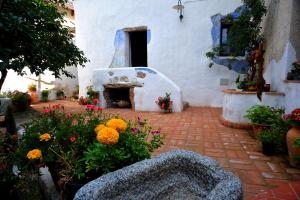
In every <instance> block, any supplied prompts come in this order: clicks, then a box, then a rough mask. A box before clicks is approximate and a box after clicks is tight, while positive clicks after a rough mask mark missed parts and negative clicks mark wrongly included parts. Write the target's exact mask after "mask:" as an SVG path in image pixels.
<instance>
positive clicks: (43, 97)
mask: <svg viewBox="0 0 300 200" xmlns="http://www.w3.org/2000/svg"><path fill="white" fill-rule="evenodd" d="M48 97H49V90H42V93H41V100H42V102H47V101H48Z"/></svg>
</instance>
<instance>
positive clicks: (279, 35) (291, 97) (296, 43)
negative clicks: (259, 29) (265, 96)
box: [264, 0, 300, 113]
mask: <svg viewBox="0 0 300 200" xmlns="http://www.w3.org/2000/svg"><path fill="white" fill-rule="evenodd" d="M267 5H268V11H269V12H268V15H267V17H266V19H265V24H264V29H265V30H264V33H265V41H266V45H265V48H266V53H265V66H264V68H265V72H264V78H265V79H266V82H267V83H270V84H271V89H272V90H276V91H278V92H283V93H285V98H284V107H285V111H286V113H289V112H291V111H292V110H293V109H296V108H300V83H286V82H285V81H284V80H285V79H286V78H287V73H288V72H289V71H290V69H291V65H292V63H293V62H294V61H296V60H299V59H300V35H299V31H300V23H299V22H300V16H299V12H300V3H299V0H285V1H273V0H268V3H267Z"/></svg>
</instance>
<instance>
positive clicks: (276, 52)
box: [74, 0, 300, 110]
mask: <svg viewBox="0 0 300 200" xmlns="http://www.w3.org/2000/svg"><path fill="white" fill-rule="evenodd" d="M177 3H178V1H177V0H164V1H161V0H135V1H128V0H114V1H107V0H89V1H86V0H75V2H74V7H75V13H76V15H75V18H76V42H77V45H78V47H79V48H80V49H82V50H83V51H84V53H85V55H86V56H87V57H88V59H90V63H87V66H86V67H85V68H80V69H79V85H80V94H81V95H85V93H86V91H85V88H86V86H88V85H93V86H94V87H95V88H96V89H98V90H99V91H100V92H102V93H103V92H104V91H105V88H106V87H105V86H106V84H110V85H111V84H122V83H126V84H128V83H132V82H136V81H137V82H139V81H141V83H142V82H143V80H142V79H140V78H139V77H131V78H130V77H128V69H126V68H128V67H136V66H142V67H151V68H153V69H155V70H156V71H158V72H160V73H162V74H163V75H164V76H165V77H167V78H168V79H170V80H172V81H173V83H174V84H175V86H174V88H176V87H177V88H179V89H180V93H176V94H174V95H175V96H174V95H171V97H172V98H173V99H174V98H181V99H182V100H183V101H185V102H188V103H189V104H190V105H191V106H214V107H221V106H222V105H223V92H222V91H223V90H224V89H227V88H235V79H236V77H237V75H238V73H237V72H235V71H237V70H235V71H234V70H228V69H227V68H226V67H224V66H222V65H218V64H216V65H214V67H213V68H208V64H209V62H210V61H209V60H208V59H207V58H206V56H205V53H206V52H207V51H208V50H209V49H210V48H212V46H213V45H214V43H215V42H216V41H217V43H218V42H219V41H218V40H219V38H218V37H220V33H214V30H218V27H217V29H216V27H213V26H214V25H215V24H220V23H219V22H216V20H218V19H219V18H218V17H215V16H224V15H226V14H229V13H233V12H234V11H235V9H236V8H238V7H239V6H241V4H242V2H241V0H183V1H182V5H183V7H184V8H183V13H182V14H183V19H182V20H180V19H179V14H180V13H179V11H178V10H176V9H174V6H175V8H176V5H177ZM266 4H267V8H268V9H269V12H268V15H267V16H266V19H265V22H264V28H265V29H264V31H265V36H266V54H265V57H266V59H265V73H264V76H265V79H266V81H267V83H270V84H271V88H272V90H276V91H278V92H282V93H286V94H285V95H286V97H288V98H285V99H284V100H280V101H281V102H283V103H282V104H283V106H286V107H287V108H288V110H291V109H292V108H294V107H295V106H300V105H299V102H296V103H295V97H299V95H298V94H296V93H297V92H295V90H297V88H299V85H297V86H295V85H293V84H294V83H286V82H284V80H285V79H286V74H287V72H288V70H289V68H290V65H291V63H292V62H294V61H295V60H296V59H297V58H298V59H299V58H300V48H299V36H297V35H298V34H297V33H299V32H297V30H298V31H299V30H300V27H299V21H298V20H299V16H297V14H296V13H297V10H298V12H299V1H297V0H286V1H284V2H283V1H267V3H266ZM214 20H215V21H214ZM295 37H298V40H297V39H296V38H295ZM297 53H298V54H297ZM112 68H114V69H112ZM113 71H114V72H115V71H118V72H117V73H118V74H120V76H115V75H114V72H113ZM131 71H132V70H131ZM137 71H138V70H137ZM105 74H106V75H105ZM107 74H110V78H107V79H105V80H106V82H105V81H104V82H103V80H100V79H102V78H103V76H107ZM122 76H123V80H121V79H120V77H122ZM130 76H131V75H130ZM124 77H125V80H126V81H125V82H124ZM127 78H128V79H127ZM148 82H149V81H148ZM148 84H150V85H151V87H150V88H151V89H149V87H144V88H143V87H140V88H138V89H137V93H134V95H135V94H136V96H135V97H134V98H135V101H142V100H141V99H142V97H141V95H142V94H141V92H142V93H143V94H144V93H146V94H147V98H151V99H152V100H153V101H152V104H153V105H152V106H150V107H152V108H151V109H150V108H149V105H147V106H146V105H145V107H147V109H142V108H141V110H157V109H158V108H157V107H156V109H155V108H154V106H155V104H154V101H155V97H157V96H158V95H163V94H164V93H163V91H162V90H159V92H160V93H162V94H159V92H157V91H158V90H156V88H161V85H160V84H161V82H155V81H154V80H153V81H152V82H151V81H150V83H148ZM134 88H135V87H134ZM146 88H148V89H146ZM174 88H173V89H174ZM173 89H172V88H169V91H167V90H166V91H164V92H172V90H173ZM134 90H135V89H134ZM175 90H176V89H175ZM298 90H299V89H298ZM104 93H105V92H104ZM100 95H101V94H100ZM102 95H103V94H102ZM176 95H180V96H176ZM295 95H296V96H295ZM297 95H298V96H297ZM103 96H105V95H103ZM292 96H293V97H292ZM291 99H294V100H291ZM102 100H104V102H102V105H103V106H106V103H105V101H106V100H105V97H102ZM298 101H300V100H299V99H298ZM140 103H143V102H140ZM148 103H149V102H147V104H148ZM179 110H180V109H179Z"/></svg>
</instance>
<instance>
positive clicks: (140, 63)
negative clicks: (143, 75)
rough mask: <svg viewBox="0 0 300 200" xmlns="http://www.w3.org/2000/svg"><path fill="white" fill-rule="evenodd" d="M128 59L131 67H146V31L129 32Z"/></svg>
mask: <svg viewBox="0 0 300 200" xmlns="http://www.w3.org/2000/svg"><path fill="white" fill-rule="evenodd" d="M128 34H129V41H130V58H131V66H132V67H147V66H148V62H147V30H138V31H130V32H128Z"/></svg>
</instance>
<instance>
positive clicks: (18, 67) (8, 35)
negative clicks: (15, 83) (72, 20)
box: [0, 0, 87, 89]
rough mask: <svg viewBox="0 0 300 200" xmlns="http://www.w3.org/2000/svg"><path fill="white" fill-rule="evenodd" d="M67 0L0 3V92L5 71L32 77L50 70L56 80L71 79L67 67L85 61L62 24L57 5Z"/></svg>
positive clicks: (2, 0) (18, 0) (8, 0)
mask: <svg viewBox="0 0 300 200" xmlns="http://www.w3.org/2000/svg"><path fill="white" fill-rule="evenodd" d="M65 1H66V0H0V60H1V61H2V62H0V71H1V75H2V76H1V80H0V89H1V87H2V84H3V82H4V80H5V77H6V74H7V70H9V69H12V70H14V71H15V72H17V73H18V74H19V75H24V73H25V72H24V68H25V67H27V68H28V69H29V70H30V72H31V73H33V74H35V75H39V74H42V73H43V72H44V71H45V70H49V71H51V72H52V74H53V75H54V76H55V77H60V76H61V75H66V76H67V77H72V76H73V75H72V74H70V73H69V72H68V71H67V70H66V68H65V67H66V66H78V65H84V63H86V62H87V59H86V58H85V57H84V54H83V52H82V51H80V50H79V49H78V48H77V47H76V46H75V45H74V43H73V37H74V35H73V34H72V33H70V32H69V31H68V29H67V28H66V27H64V26H63V25H62V23H63V22H64V19H63V14H62V13H60V12H58V10H57V8H56V3H61V4H64V3H65Z"/></svg>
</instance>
